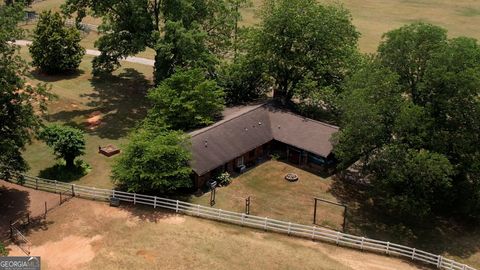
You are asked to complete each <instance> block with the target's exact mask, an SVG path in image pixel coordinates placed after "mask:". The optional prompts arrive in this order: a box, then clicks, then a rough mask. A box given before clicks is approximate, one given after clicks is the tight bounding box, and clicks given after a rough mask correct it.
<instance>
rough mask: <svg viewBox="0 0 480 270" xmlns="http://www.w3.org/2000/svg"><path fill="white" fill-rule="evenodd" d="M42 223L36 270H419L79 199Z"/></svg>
mask: <svg viewBox="0 0 480 270" xmlns="http://www.w3.org/2000/svg"><path fill="white" fill-rule="evenodd" d="M47 222H48V227H47V228H45V229H43V230H33V231H32V232H31V233H30V234H28V235H27V237H28V239H29V240H30V241H31V242H32V248H31V252H32V255H39V256H41V257H42V264H43V267H42V269H106V270H108V269H332V270H333V269H336V270H352V269H355V270H386V269H396V270H413V269H420V268H418V267H416V266H415V265H411V264H410V263H409V262H405V261H401V260H397V259H394V258H389V257H385V256H380V255H375V254H370V253H362V252H356V251H353V250H350V249H344V248H339V247H336V246H333V245H327V244H323V243H318V242H312V241H309V240H303V239H298V238H294V237H288V236H284V235H279V234H274V233H266V232H263V231H258V230H252V229H248V228H242V227H239V226H232V225H227V224H223V223H219V222H214V221H209V220H204V219H199V218H194V217H189V216H183V215H176V214H173V213H170V212H162V211H155V212H153V211H152V209H150V208H141V207H131V206H127V207H121V208H113V207H110V206H108V204H106V203H102V202H93V201H87V200H82V199H77V198H74V199H72V200H70V201H69V202H67V203H65V204H63V205H62V206H60V207H57V208H55V209H54V210H53V211H51V212H50V213H49V214H48V215H47ZM9 248H11V253H10V254H11V255H21V251H19V250H18V248H16V247H15V246H10V247H9Z"/></svg>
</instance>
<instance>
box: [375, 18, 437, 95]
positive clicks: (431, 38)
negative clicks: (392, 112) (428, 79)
mask: <svg viewBox="0 0 480 270" xmlns="http://www.w3.org/2000/svg"><path fill="white" fill-rule="evenodd" d="M446 43H447V31H446V30H445V29H443V28H441V27H439V26H435V25H432V24H428V23H423V22H418V23H412V24H408V25H405V26H403V27H400V28H398V29H395V30H392V31H390V32H388V33H386V34H384V35H383V40H382V42H381V43H380V46H379V47H378V57H379V58H380V59H381V61H382V63H383V65H385V66H386V67H389V68H390V69H392V70H393V71H395V72H396V73H397V74H398V75H399V76H400V78H399V82H400V84H401V85H402V86H403V87H404V88H405V90H406V91H407V92H408V93H409V94H410V95H411V96H412V99H413V101H414V102H415V103H417V102H419V100H418V93H417V92H418V87H419V84H420V83H421V82H422V79H423V76H424V74H425V70H426V68H427V64H428V61H429V60H430V59H431V58H432V56H433V55H434V54H435V52H436V51H438V50H439V49H440V48H442V46H444V45H445V44H446Z"/></svg>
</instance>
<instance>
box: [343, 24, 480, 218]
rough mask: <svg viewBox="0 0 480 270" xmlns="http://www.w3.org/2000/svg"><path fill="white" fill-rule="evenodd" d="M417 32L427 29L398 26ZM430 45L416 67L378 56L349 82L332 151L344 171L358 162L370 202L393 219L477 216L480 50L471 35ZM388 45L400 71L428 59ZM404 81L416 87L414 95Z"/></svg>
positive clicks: (479, 213) (479, 196) (479, 205)
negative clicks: (367, 182) (368, 183)
mask: <svg viewBox="0 0 480 270" xmlns="http://www.w3.org/2000/svg"><path fill="white" fill-rule="evenodd" d="M416 27H421V28H422V27H424V25H418V24H414V25H413V26H411V27H402V28H401V29H403V30H402V31H404V30H405V29H417V28H416ZM429 27H430V26H429ZM433 29H437V28H435V27H434V28H433ZM417 30H418V29H417ZM437 30H438V29H437ZM396 31H398V30H394V31H393V32H396ZM415 31H416V30H415ZM432 31H433V30H432ZM440 32H442V33H443V31H440ZM404 34H405V35H406V36H407V37H410V36H411V33H409V32H408V31H407V32H406V33H404ZM387 36H388V35H387ZM427 36H428V35H427ZM397 38H400V37H397ZM400 39H403V38H400ZM434 40H436V42H434V41H432V40H430V41H429V46H428V47H430V48H434V49H431V50H430V51H429V52H428V57H427V59H423V60H421V61H420V60H418V61H414V60H412V61H413V62H415V63H412V67H416V66H415V64H419V63H422V64H421V68H414V69H413V70H410V71H411V72H406V73H405V72H404V71H405V70H404V69H399V70H396V69H395V68H393V67H394V66H395V62H385V58H384V57H385V55H384V54H383V55H382V53H383V52H380V53H379V55H378V58H377V59H373V60H371V61H367V63H366V64H365V66H364V67H362V68H360V69H359V70H358V71H357V72H356V73H355V74H354V75H353V76H351V77H350V78H349V80H348V82H347V83H346V84H345V89H346V90H345V93H344V95H342V99H341V100H342V101H341V108H342V115H341V119H342V129H341V131H340V132H339V133H338V134H337V135H336V145H335V153H336V155H337V157H338V158H340V159H341V160H342V163H341V165H342V166H343V167H347V166H349V165H350V164H352V163H353V162H356V161H358V160H360V163H359V164H361V165H362V166H363V169H364V172H365V174H366V175H367V178H369V179H370V180H371V183H372V187H373V188H372V196H373V198H374V201H375V202H376V203H378V205H379V206H382V207H383V209H385V210H386V211H387V212H391V213H392V214H393V213H396V214H397V217H402V218H405V220H408V218H411V220H421V218H422V217H423V218H425V217H428V216H429V215H431V214H442V213H443V214H445V213H449V214H451V213H456V214H463V216H465V217H474V218H479V217H480V174H479V172H480V170H479V168H480V166H479V161H478V160H479V157H480V156H479V155H480V145H479V144H478V141H479V140H480V137H479V136H480V135H479V134H480V129H479V128H480V117H479V112H480V98H479V97H480V46H479V45H478V42H477V41H476V40H474V39H470V38H456V39H451V40H447V41H445V40H444V39H443V38H439V39H434ZM384 46H385V45H384V44H382V45H381V46H380V49H379V50H380V51H382V50H383V49H384ZM389 46H391V47H390V48H389V50H390V52H396V54H397V53H398V55H396V56H395V57H394V58H391V60H392V59H399V60H398V61H399V62H401V63H399V64H398V66H397V67H400V66H402V63H403V61H404V60H405V59H409V58H410V57H411V55H416V56H418V57H426V56H425V55H422V52H423V53H426V52H425V47H424V46H418V47H412V48H411V50H418V51H413V52H412V51H411V50H407V51H403V53H405V54H407V55H405V56H404V57H402V56H401V52H402V49H403V47H404V44H403V43H402V42H400V43H398V44H397V45H393V44H389ZM395 46H398V47H399V48H397V49H396V50H395ZM392 61H393V60H392ZM420 70H421V73H419V72H420ZM413 71H415V72H413ZM419 74H420V75H419ZM405 82H415V84H414V89H415V91H414V93H413V92H412V89H413V88H412V87H413V84H411V85H408V84H406V83H405ZM453 205H455V207H453Z"/></svg>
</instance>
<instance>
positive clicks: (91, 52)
mask: <svg viewBox="0 0 480 270" xmlns="http://www.w3.org/2000/svg"><path fill="white" fill-rule="evenodd" d="M15 44H17V45H20V46H28V45H30V44H32V42H31V41H29V40H16V41H15ZM85 53H86V54H88V55H94V56H98V55H100V51H97V50H89V49H87V50H86V52H85ZM122 61H125V62H130V63H136V64H141V65H147V66H152V67H153V66H154V64H155V61H154V60H152V59H147V58H141V57H135V56H128V57H127V58H125V59H122Z"/></svg>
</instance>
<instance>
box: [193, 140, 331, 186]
mask: <svg viewBox="0 0 480 270" xmlns="http://www.w3.org/2000/svg"><path fill="white" fill-rule="evenodd" d="M270 152H273V153H276V154H279V155H280V157H281V158H284V159H286V160H287V161H289V162H291V163H293V164H296V165H299V166H307V167H309V168H311V169H314V170H315V171H323V170H324V169H325V167H326V165H328V164H329V162H331V161H332V157H327V158H323V157H320V156H317V155H314V154H312V153H310V152H308V151H306V150H303V149H299V148H296V147H293V146H290V145H288V144H285V143H282V142H278V141H271V142H269V143H266V144H264V145H261V146H259V147H257V148H255V149H253V150H251V151H248V152H247V153H244V154H243V155H240V156H238V157H236V158H235V159H233V160H230V161H229V162H227V163H225V164H224V165H222V166H220V167H218V168H216V169H214V170H212V171H209V172H207V173H205V174H203V175H201V176H199V175H197V174H195V177H194V184H195V188H202V187H204V186H205V184H206V183H207V181H208V180H209V179H210V178H212V177H215V176H216V175H217V174H218V173H220V172H222V171H224V172H228V173H230V174H231V175H235V174H237V173H238V170H237V160H238V159H239V158H241V157H243V164H244V165H245V166H247V167H252V166H255V165H256V164H257V163H258V162H257V161H258V160H259V159H262V158H266V156H267V155H268V154H269V153H270ZM321 161H325V164H321Z"/></svg>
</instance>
